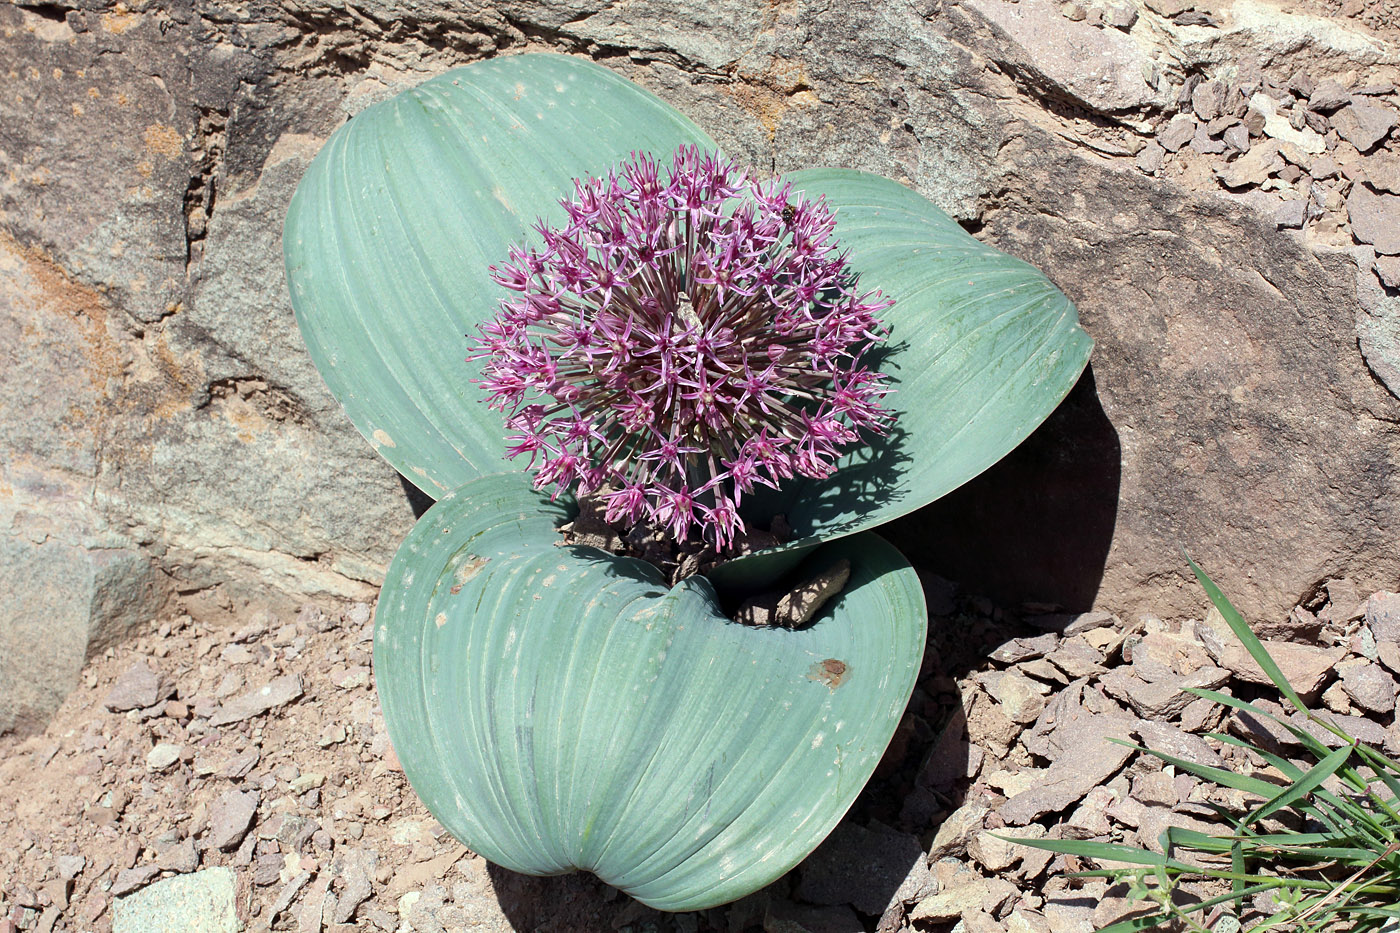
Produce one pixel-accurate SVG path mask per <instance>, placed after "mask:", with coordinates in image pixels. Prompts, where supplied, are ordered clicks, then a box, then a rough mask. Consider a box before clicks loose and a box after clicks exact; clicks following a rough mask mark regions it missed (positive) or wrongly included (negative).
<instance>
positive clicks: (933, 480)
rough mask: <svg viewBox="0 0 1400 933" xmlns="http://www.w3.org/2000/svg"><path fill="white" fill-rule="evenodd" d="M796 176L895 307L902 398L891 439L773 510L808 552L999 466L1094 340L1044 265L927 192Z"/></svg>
mask: <svg viewBox="0 0 1400 933" xmlns="http://www.w3.org/2000/svg"><path fill="white" fill-rule="evenodd" d="M789 178H790V180H791V181H792V182H793V184H794V186H795V188H797V189H799V190H801V191H804V192H805V193H806V194H807V195H808V196H809V197H817V196H822V197H825V198H826V200H827V203H828V204H829V205H831V206H832V207H834V208H835V209H836V233H837V236H838V237H839V239H840V241H841V245H842V247H843V248H844V249H848V250H849V251H850V257H849V258H850V264H851V267H852V269H853V270H854V271H856V272H857V273H859V275H860V285H861V287H862V288H865V289H876V288H878V289H879V290H880V291H882V292H883V293H884V294H885V295H886V296H888V297H890V298H893V299H894V300H895V304H894V307H892V308H891V309H890V310H888V311H886V312H885V313H884V314H883V315H882V320H883V321H884V323H885V325H886V326H887V328H888V330H889V340H888V343H887V345H886V347H885V348H883V349H882V352H881V353H879V354H878V355H877V359H878V360H879V369H880V371H881V372H883V373H885V374H886V375H887V376H888V377H889V381H890V385H891V387H892V388H893V390H894V391H893V392H892V394H891V395H890V396H889V397H888V398H887V402H888V405H889V407H890V408H891V409H892V410H893V412H894V414H895V419H894V425H893V427H892V429H891V431H890V433H889V435H888V436H887V437H884V438H879V437H877V438H873V439H872V442H871V443H870V444H869V446H868V447H864V448H858V449H854V450H853V452H852V453H850V454H849V455H848V456H847V457H846V458H845V460H844V461H843V463H842V465H841V466H840V467H839V468H838V469H837V470H836V472H835V473H834V474H833V475H832V476H831V477H830V478H829V479H826V480H808V481H804V482H800V483H795V484H790V485H788V486H785V487H784V488H783V489H781V490H779V491H778V494H776V495H773V496H770V497H768V498H767V499H766V500H765V501H764V502H763V503H762V505H763V511H765V512H768V513H778V512H783V513H786V515H787V518H788V522H789V524H791V525H792V528H793V531H794V533H795V534H796V536H797V537H798V541H796V542H794V545H790V546H795V547H800V546H803V545H810V543H811V541H812V540H813V539H815V540H829V539H831V538H833V537H835V536H838V535H842V534H849V533H851V532H854V531H860V530H863V529H867V528H873V527H875V526H877V525H880V524H882V523H884V522H887V521H890V520H891V519H893V518H897V517H898V516H900V515H903V514H905V513H907V512H911V511H913V510H914V509H917V508H920V507H921V506H924V505H927V504H928V503H930V502H933V501H934V500H935V499H938V498H940V497H941V496H943V495H945V494H946V493H948V492H951V491H952V490H954V489H956V488H957V487H958V486H961V485H962V484H963V483H965V482H967V481H968V480H970V479H972V478H973V477H974V476H976V475H977V474H979V473H981V472H982V471H983V470H985V469H986V468H987V467H989V466H991V465H992V464H993V463H996V462H997V461H998V460H1000V459H1001V458H1002V457H1004V456H1005V455H1006V454H1007V453H1009V452H1010V451H1011V450H1012V449H1014V448H1015V447H1016V445H1017V444H1019V443H1020V442H1021V441H1022V440H1024V439H1025V438H1026V437H1027V436H1028V435H1029V434H1030V433H1031V432H1032V431H1033V430H1035V428H1036V427H1037V426H1039V425H1040V423H1041V422H1043V421H1044V420H1045V419H1046V418H1047V417H1048V416H1049V415H1050V413H1051V412H1052V411H1054V409H1055V406H1057V405H1058V404H1059V403H1060V401H1061V400H1063V399H1064V397H1065V396H1066V395H1067V394H1068V393H1069V390H1070V389H1071V388H1073V387H1074V383H1075V381H1076V380H1078V378H1079V375H1080V373H1081V372H1082V371H1083V370H1084V367H1085V365H1086V364H1087V363H1088V360H1089V351H1090V349H1091V348H1092V346H1093V341H1091V340H1090V339H1089V337H1088V335H1087V334H1085V333H1084V331H1083V330H1082V329H1081V328H1080V327H1079V321H1078V316H1077V314H1076V312H1075V309H1074V305H1073V304H1072V303H1071V302H1070V300H1069V299H1068V298H1066V297H1065V295H1064V294H1063V293H1062V292H1061V291H1060V290H1059V289H1057V288H1056V287H1055V286H1054V285H1053V284H1052V283H1051V282H1050V280H1049V279H1047V278H1046V277H1045V276H1044V275H1043V274H1042V273H1040V272H1039V271H1038V270H1036V269H1035V267H1033V266H1031V265H1028V264H1027V263H1025V262H1022V261H1021V260H1019V259H1016V258H1014V257H1012V256H1008V255H1007V254H1005V253H1003V252H1001V251H999V250H996V249H993V248H992V247H990V246H988V245H986V244H985V243H981V242H979V241H978V240H976V239H974V238H973V237H972V236H971V235H969V234H968V233H967V231H965V230H963V228H962V227H960V226H958V224H957V223H956V222H955V221H954V220H953V219H952V218H950V217H949V216H948V215H946V214H944V213H943V212H942V211H941V210H939V209H938V208H937V207H935V206H934V205H933V204H932V203H930V202H929V201H928V200H927V199H925V198H923V197H922V196H920V195H919V194H918V193H917V192H914V191H911V190H910V189H908V188H906V187H904V186H903V185H901V184H899V183H898V182H894V181H890V180H889V179H887V178H881V177H880V176H878V175H871V174H869V173H866V172H856V171H849V170H843V169H810V170H806V171H800V172H795V173H793V174H792V175H791V176H789ZM804 538H806V539H807V540H803V539H804ZM782 560H783V557H782V555H781V554H777V555H775V554H773V553H772V552H769V553H764V554H758V555H754V556H752V557H749V558H744V559H741V560H738V561H734V562H732V563H731V564H729V565H727V566H726V568H725V571H724V573H723V574H722V575H720V577H719V579H720V580H721V581H722V582H726V583H727V582H730V581H739V580H740V579H743V578H746V577H753V578H757V579H760V580H761V579H763V578H764V576H766V575H767V573H768V570H767V568H768V566H769V565H776V564H777V562H779V561H782Z"/></svg>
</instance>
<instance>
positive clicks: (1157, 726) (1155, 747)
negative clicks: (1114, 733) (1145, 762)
mask: <svg viewBox="0 0 1400 933" xmlns="http://www.w3.org/2000/svg"><path fill="white" fill-rule="evenodd" d="M1133 731H1134V732H1136V733H1137V736H1138V739H1140V740H1141V742H1142V744H1143V746H1144V747H1145V748H1149V749H1151V750H1152V751H1154V752H1161V753H1162V754H1164V755H1170V756H1172V757H1173V758H1180V759H1182V760H1184V761H1189V762H1191V763H1192V764H1198V765H1206V766H1208V767H1212V768H1223V767H1225V761H1224V759H1222V758H1221V757H1220V756H1219V755H1218V754H1216V753H1215V751H1214V750H1212V749H1211V747H1210V746H1209V745H1207V744H1206V740H1205V739H1203V738H1201V737H1200V736H1198V735H1192V734H1191V733H1189V732H1184V731H1182V730H1181V729H1178V728H1176V727H1175V726H1172V725H1168V724H1167V723H1164V722H1149V721H1142V722H1139V723H1137V724H1136V725H1135V726H1134V729H1133Z"/></svg>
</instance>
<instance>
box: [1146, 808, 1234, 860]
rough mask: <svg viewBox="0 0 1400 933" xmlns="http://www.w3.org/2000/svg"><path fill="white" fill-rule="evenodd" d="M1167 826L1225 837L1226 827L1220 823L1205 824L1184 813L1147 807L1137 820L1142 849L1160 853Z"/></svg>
mask: <svg viewBox="0 0 1400 933" xmlns="http://www.w3.org/2000/svg"><path fill="white" fill-rule="evenodd" d="M1169 826H1175V827H1178V828H1180V829H1184V830H1188V831H1190V832H1197V833H1202V834H1204V835H1207V836H1215V835H1225V834H1226V833H1227V832H1228V827H1227V826H1225V825H1224V824H1222V823H1207V822H1206V821H1205V820H1198V819H1196V818H1195V817H1192V816H1187V815H1186V814H1184V813H1174V812H1172V810H1171V809H1170V808H1168V807H1160V806H1148V807H1144V808H1143V812H1142V815H1141V817H1140V818H1139V820H1138V827H1137V835H1138V839H1140V840H1141V841H1142V844H1143V846H1144V847H1146V848H1148V849H1150V850H1152V851H1153V852H1157V853H1160V852H1161V851H1162V842H1161V837H1162V833H1163V832H1164V831H1165V830H1166V829H1167V827H1169Z"/></svg>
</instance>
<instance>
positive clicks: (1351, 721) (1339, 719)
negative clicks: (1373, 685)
mask: <svg viewBox="0 0 1400 933" xmlns="http://www.w3.org/2000/svg"><path fill="white" fill-rule="evenodd" d="M1313 715H1314V716H1316V717H1317V718H1318V719H1321V720H1325V721H1326V722H1329V723H1331V724H1332V725H1333V726H1335V727H1336V728H1338V729H1340V730H1342V732H1344V733H1346V734H1347V735H1348V736H1350V737H1351V738H1354V739H1356V740H1358V741H1361V742H1365V743H1366V744H1368V745H1371V746H1379V745H1382V744H1383V743H1384V742H1385V740H1386V727H1385V726H1383V725H1381V724H1380V723H1378V722H1376V721H1375V720H1374V719H1370V718H1368V717H1366V716H1344V715H1342V714H1340V713H1329V712H1327V711H1326V710H1314V712H1313ZM1288 721H1289V723H1290V724H1291V725H1293V726H1294V727H1295V728H1297V729H1302V730H1304V731H1305V732H1308V733H1310V734H1311V735H1312V737H1313V738H1315V739H1317V740H1318V741H1319V742H1321V743H1322V744H1324V745H1326V746H1328V747H1329V748H1340V747H1341V746H1342V745H1343V740H1342V739H1341V738H1340V737H1339V736H1338V735H1337V734H1336V733H1334V732H1332V731H1331V730H1330V729H1327V728H1326V727H1324V726H1323V725H1321V724H1320V723H1318V722H1314V721H1312V720H1310V719H1308V718H1307V717H1305V716H1304V715H1303V714H1302V713H1294V714H1293V715H1291V716H1289V717H1288ZM1294 741H1295V742H1296V739H1295V740H1294ZM1297 744H1301V743H1297Z"/></svg>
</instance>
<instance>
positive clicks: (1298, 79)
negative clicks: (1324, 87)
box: [1288, 71, 1317, 97]
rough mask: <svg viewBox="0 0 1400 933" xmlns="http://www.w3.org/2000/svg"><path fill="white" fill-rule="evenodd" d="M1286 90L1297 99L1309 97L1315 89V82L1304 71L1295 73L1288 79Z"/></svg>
mask: <svg viewBox="0 0 1400 933" xmlns="http://www.w3.org/2000/svg"><path fill="white" fill-rule="evenodd" d="M1288 89H1289V90H1290V91H1292V92H1293V93H1294V94H1297V95H1298V96H1299V97H1310V96H1311V95H1312V93H1313V91H1315V90H1316V89H1317V82H1316V81H1315V80H1313V76H1312V75H1310V74H1308V73H1307V72H1306V71H1295V72H1293V76H1292V77H1291V78H1289V79H1288Z"/></svg>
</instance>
